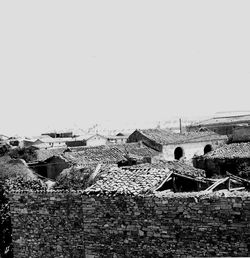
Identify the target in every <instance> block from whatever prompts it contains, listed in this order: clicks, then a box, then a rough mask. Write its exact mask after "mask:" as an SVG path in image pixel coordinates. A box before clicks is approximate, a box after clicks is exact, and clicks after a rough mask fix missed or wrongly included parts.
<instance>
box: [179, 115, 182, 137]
mask: <svg viewBox="0 0 250 258" xmlns="http://www.w3.org/2000/svg"><path fill="white" fill-rule="evenodd" d="M179 122H180V134H181V133H182V127H181V118H180V119H179Z"/></svg>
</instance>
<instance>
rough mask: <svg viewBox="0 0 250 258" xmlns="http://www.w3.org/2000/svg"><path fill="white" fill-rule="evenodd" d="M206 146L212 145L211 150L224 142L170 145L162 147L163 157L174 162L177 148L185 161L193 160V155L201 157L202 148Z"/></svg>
mask: <svg viewBox="0 0 250 258" xmlns="http://www.w3.org/2000/svg"><path fill="white" fill-rule="evenodd" d="M207 144H210V145H212V148H213V149H216V148H218V147H219V146H221V145H222V144H224V141H207V142H194V143H183V144H172V145H165V146H163V157H164V159H165V160H174V151H175V149H176V148H177V147H181V148H182V149H183V151H184V157H185V158H186V159H187V160H190V159H192V158H193V156H194V155H203V154H204V148H205V146H206V145H207Z"/></svg>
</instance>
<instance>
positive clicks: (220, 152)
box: [202, 142, 250, 159]
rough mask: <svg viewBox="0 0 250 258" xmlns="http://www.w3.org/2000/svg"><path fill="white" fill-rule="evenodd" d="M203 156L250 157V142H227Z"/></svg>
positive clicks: (215, 157) (212, 157)
mask: <svg viewBox="0 0 250 258" xmlns="http://www.w3.org/2000/svg"><path fill="white" fill-rule="evenodd" d="M202 157H203V158H204V159H234V158H250V142H242V143H231V144H226V145H223V146H222V147H220V148H218V149H216V150H214V151H211V152H209V153H207V154H206V155H203V156H202Z"/></svg>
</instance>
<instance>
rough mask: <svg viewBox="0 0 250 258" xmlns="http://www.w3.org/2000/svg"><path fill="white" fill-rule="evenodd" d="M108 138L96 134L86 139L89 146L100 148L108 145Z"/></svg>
mask: <svg viewBox="0 0 250 258" xmlns="http://www.w3.org/2000/svg"><path fill="white" fill-rule="evenodd" d="M107 141H108V140H107V138H106V137H105V136H103V135H100V134H94V135H92V136H90V137H89V138H87V139H86V145H87V146H100V145H106V144H107Z"/></svg>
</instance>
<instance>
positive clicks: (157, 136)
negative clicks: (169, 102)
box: [127, 129, 228, 160]
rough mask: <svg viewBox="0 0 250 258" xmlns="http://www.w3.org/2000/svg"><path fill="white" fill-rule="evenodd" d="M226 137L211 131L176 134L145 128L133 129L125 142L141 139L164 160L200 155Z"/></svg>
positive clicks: (217, 145) (213, 147)
mask: <svg viewBox="0 0 250 258" xmlns="http://www.w3.org/2000/svg"><path fill="white" fill-rule="evenodd" d="M227 139H228V138H227V136H223V135H219V134H216V133H214V132H211V131H205V132H191V133H183V134H178V133H173V132H171V131H168V130H163V129H146V130H136V131H134V132H133V133H132V134H131V135H130V136H129V137H128V140H127V142H139V141H142V142H143V143H144V144H145V145H147V146H148V147H150V148H152V149H155V150H157V151H159V152H161V153H162V158H163V159H165V160H174V159H176V160H179V159H183V158H185V159H187V160H191V159H192V158H193V156H194V155H202V154H204V153H207V152H209V151H211V150H213V149H216V148H218V147H219V146H221V145H222V144H224V143H225V142H226V141H227Z"/></svg>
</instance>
